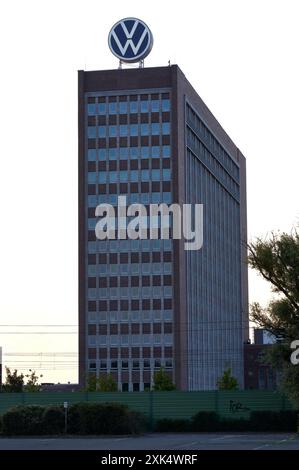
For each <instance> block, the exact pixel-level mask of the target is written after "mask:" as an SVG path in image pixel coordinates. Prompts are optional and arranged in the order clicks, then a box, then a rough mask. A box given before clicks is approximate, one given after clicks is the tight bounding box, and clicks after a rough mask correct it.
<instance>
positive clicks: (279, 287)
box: [248, 229, 299, 404]
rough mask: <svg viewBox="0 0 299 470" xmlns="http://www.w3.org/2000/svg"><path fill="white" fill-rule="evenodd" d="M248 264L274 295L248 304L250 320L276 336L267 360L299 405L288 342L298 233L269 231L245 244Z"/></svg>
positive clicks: (298, 289)
mask: <svg viewBox="0 0 299 470" xmlns="http://www.w3.org/2000/svg"><path fill="white" fill-rule="evenodd" d="M248 250H249V256H248V261H249V265H250V266H251V267H252V268H253V269H255V270H257V271H258V272H259V274H260V275H261V276H262V277H263V278H264V279H265V280H266V281H268V282H270V284H271V288H272V291H273V293H274V294H275V298H274V299H272V300H271V302H269V304H268V305H267V306H266V308H262V307H261V305H259V304H258V303H254V304H253V305H252V306H251V320H252V321H253V322H254V323H255V324H257V325H258V326H259V327H261V328H264V329H265V330H267V331H268V332H270V333H271V334H273V335H274V336H276V337H277V338H278V340H279V341H278V342H277V343H276V344H274V345H273V346H272V347H271V348H270V350H269V353H268V354H267V360H268V361H270V363H271V364H272V365H273V366H274V367H275V368H276V369H279V370H280V372H281V387H282V388H283V390H284V391H285V392H286V393H287V394H288V395H289V397H290V398H291V399H292V400H293V401H294V402H296V403H297V404H299V365H297V366H296V365H293V364H292V363H291V362H290V355H291V352H292V351H291V349H290V344H291V342H292V341H293V340H298V339H299V233H298V229H294V230H292V232H291V233H290V234H287V233H272V234H271V235H270V237H268V238H267V239H260V238H258V239H257V240H256V241H255V242H253V243H250V244H249V245H248Z"/></svg>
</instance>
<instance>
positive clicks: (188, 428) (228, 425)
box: [155, 410, 299, 432]
mask: <svg viewBox="0 0 299 470" xmlns="http://www.w3.org/2000/svg"><path fill="white" fill-rule="evenodd" d="M298 425H299V421H298ZM296 430H297V412H296V411H294V410H286V411H277V412H275V411H252V412H251V414H250V418H249V419H244V418H241V419H228V418H221V417H220V416H219V415H217V413H215V412H214V411H200V412H199V413H197V414H196V415H194V416H193V417H192V418H191V419H185V420H182V419H181V420H177V419H161V420H159V421H157V423H156V426H155V431H158V432H217V431H221V432H226V431H228V432H242V431H243V432H248V431H252V432H296ZM298 430H299V427H298Z"/></svg>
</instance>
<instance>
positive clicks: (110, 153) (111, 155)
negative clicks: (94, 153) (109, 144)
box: [108, 149, 117, 160]
mask: <svg viewBox="0 0 299 470" xmlns="http://www.w3.org/2000/svg"><path fill="white" fill-rule="evenodd" d="M108 157H109V160H116V158H117V153H116V149H109V150H108Z"/></svg>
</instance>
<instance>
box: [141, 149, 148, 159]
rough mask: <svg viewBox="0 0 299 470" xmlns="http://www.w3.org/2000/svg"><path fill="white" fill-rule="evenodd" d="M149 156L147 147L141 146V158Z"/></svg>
mask: <svg viewBox="0 0 299 470" xmlns="http://www.w3.org/2000/svg"><path fill="white" fill-rule="evenodd" d="M148 157H149V147H141V158H148Z"/></svg>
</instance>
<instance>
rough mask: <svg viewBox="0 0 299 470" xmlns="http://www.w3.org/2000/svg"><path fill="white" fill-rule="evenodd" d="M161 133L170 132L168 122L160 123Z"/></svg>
mask: <svg viewBox="0 0 299 470" xmlns="http://www.w3.org/2000/svg"><path fill="white" fill-rule="evenodd" d="M162 134H164V135H167V134H170V124H169V122H163V123H162Z"/></svg>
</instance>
